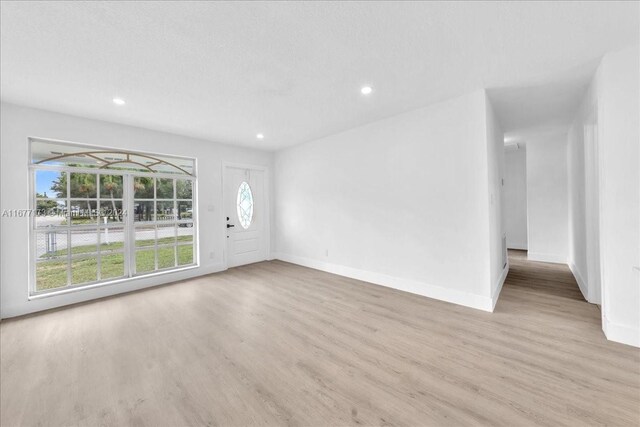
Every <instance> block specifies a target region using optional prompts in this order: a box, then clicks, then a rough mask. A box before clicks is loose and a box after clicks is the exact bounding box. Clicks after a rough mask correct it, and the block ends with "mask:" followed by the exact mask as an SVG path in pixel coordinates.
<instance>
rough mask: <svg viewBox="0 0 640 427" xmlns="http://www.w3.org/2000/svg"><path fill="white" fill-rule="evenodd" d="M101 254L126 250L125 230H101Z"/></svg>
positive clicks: (115, 228) (118, 228)
mask: <svg viewBox="0 0 640 427" xmlns="http://www.w3.org/2000/svg"><path fill="white" fill-rule="evenodd" d="M99 232H100V252H102V254H105V253H109V252H113V251H122V250H124V236H125V234H124V228H122V227H110V228H100V230H99Z"/></svg>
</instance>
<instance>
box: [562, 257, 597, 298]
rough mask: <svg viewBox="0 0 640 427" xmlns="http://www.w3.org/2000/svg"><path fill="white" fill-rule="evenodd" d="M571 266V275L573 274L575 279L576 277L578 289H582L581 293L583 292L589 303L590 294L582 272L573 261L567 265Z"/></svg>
mask: <svg viewBox="0 0 640 427" xmlns="http://www.w3.org/2000/svg"><path fill="white" fill-rule="evenodd" d="M567 264H568V265H569V270H571V273H573V277H575V279H576V282H578V287H579V288H580V292H582V296H583V297H584V299H585V300H587V301H588V302H591V301H589V293H588V289H589V288H588V286H587V282H585V280H584V279H583V278H582V274H580V270H578V266H577V265H575V264H574V263H572V262H571V261H569V262H568V263H567Z"/></svg>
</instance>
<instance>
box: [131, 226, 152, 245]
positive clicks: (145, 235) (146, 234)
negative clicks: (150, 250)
mask: <svg viewBox="0 0 640 427" xmlns="http://www.w3.org/2000/svg"><path fill="white" fill-rule="evenodd" d="M155 243H156V227H155V225H148V226H144V227H136V247H141V246H153V245H155Z"/></svg>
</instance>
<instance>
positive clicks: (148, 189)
mask: <svg viewBox="0 0 640 427" xmlns="http://www.w3.org/2000/svg"><path fill="white" fill-rule="evenodd" d="M133 191H134V196H133V197H134V198H136V199H153V195H154V190H153V178H149V177H146V176H136V177H135V178H134V179H133Z"/></svg>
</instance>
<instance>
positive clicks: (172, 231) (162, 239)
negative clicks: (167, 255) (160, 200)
mask: <svg viewBox="0 0 640 427" xmlns="http://www.w3.org/2000/svg"><path fill="white" fill-rule="evenodd" d="M175 243H176V226H175V225H174V224H165V225H158V244H159V245H174V244H175Z"/></svg>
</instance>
